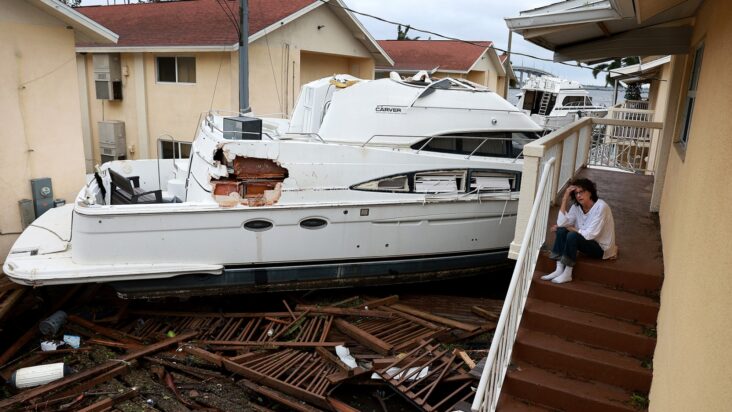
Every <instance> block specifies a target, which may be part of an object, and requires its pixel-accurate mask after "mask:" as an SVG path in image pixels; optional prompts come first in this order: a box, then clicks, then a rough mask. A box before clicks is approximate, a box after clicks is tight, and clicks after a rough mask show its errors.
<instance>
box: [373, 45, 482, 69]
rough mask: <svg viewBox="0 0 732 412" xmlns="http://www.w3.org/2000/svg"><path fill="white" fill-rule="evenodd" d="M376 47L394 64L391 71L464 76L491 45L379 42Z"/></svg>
mask: <svg viewBox="0 0 732 412" xmlns="http://www.w3.org/2000/svg"><path fill="white" fill-rule="evenodd" d="M379 45H380V46H381V47H382V48H383V49H384V51H386V53H387V54H389V56H391V58H392V59H393V60H394V67H393V68H392V67H389V68H390V69H394V70H431V69H434V68H435V67H437V66H439V67H440V70H456V71H465V72H467V71H468V70H469V69H470V68H471V67H472V66H473V64H474V63H475V62H476V60H478V58H480V56H481V55H482V54H483V53H484V52H485V50H486V49H487V48H488V47H490V46H492V45H493V42H491V41H475V42H470V43H466V42H463V41H457V40H379Z"/></svg>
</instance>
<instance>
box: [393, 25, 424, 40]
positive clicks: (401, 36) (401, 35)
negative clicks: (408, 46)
mask: <svg viewBox="0 0 732 412" xmlns="http://www.w3.org/2000/svg"><path fill="white" fill-rule="evenodd" d="M409 29H411V27H409V25H408V24H407V25H406V26H404V30H402V25H401V24H400V25H399V27H397V40H419V36H417V37H407V33H408V32H409Z"/></svg>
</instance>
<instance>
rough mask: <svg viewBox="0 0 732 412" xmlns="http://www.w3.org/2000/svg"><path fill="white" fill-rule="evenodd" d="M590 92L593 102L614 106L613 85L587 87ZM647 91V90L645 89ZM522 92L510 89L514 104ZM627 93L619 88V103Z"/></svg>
mask: <svg viewBox="0 0 732 412" xmlns="http://www.w3.org/2000/svg"><path fill="white" fill-rule="evenodd" d="M587 91H588V92H590V97H592V102H593V103H594V104H597V105H600V106H607V107H610V106H612V105H613V104H614V103H613V88H612V87H606V88H597V89H595V88H592V89H587ZM644 91H645V90H644ZM519 93H521V89H513V88H511V89H508V98H507V99H506V100H508V101H509V102H511V104H513V105H514V106H515V105H516V103H518V100H519V99H518V97H517V96H516V95H517V94H519ZM624 95H625V90H623V89H621V90H618V101H617V103H622V102H623V101H625V99H624V98H623V96H624Z"/></svg>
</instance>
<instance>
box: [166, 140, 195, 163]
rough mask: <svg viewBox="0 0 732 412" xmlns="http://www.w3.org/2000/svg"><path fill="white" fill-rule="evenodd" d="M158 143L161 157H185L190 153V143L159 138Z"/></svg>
mask: <svg viewBox="0 0 732 412" xmlns="http://www.w3.org/2000/svg"><path fill="white" fill-rule="evenodd" d="M158 144H159V147H158V153H160V158H161V159H187V158H188V157H189V156H190V155H191V143H188V142H171V141H169V140H160V141H159V142H158Z"/></svg>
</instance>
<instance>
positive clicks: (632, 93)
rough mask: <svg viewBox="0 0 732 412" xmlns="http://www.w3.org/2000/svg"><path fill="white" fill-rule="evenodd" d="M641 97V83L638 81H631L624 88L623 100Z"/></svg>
mask: <svg viewBox="0 0 732 412" xmlns="http://www.w3.org/2000/svg"><path fill="white" fill-rule="evenodd" d="M640 99H641V85H640V83H632V84H629V85H628V88H627V89H625V100H640Z"/></svg>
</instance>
